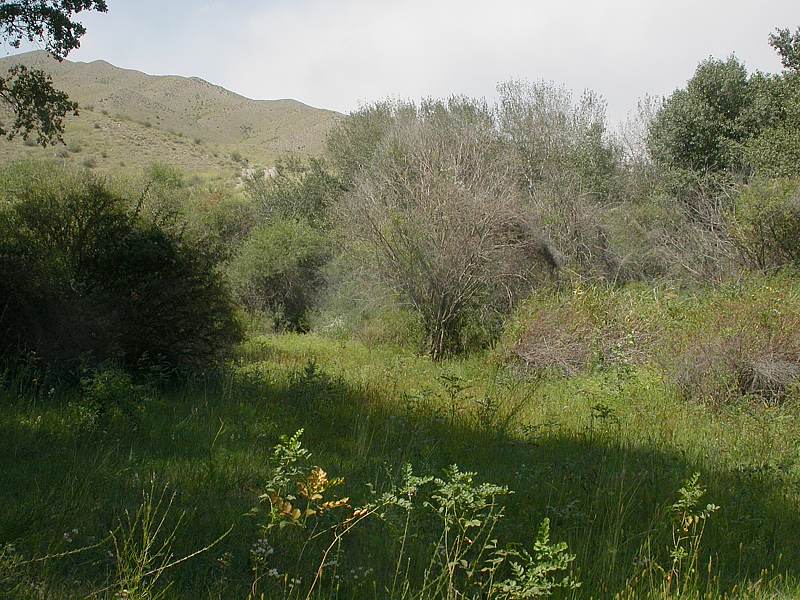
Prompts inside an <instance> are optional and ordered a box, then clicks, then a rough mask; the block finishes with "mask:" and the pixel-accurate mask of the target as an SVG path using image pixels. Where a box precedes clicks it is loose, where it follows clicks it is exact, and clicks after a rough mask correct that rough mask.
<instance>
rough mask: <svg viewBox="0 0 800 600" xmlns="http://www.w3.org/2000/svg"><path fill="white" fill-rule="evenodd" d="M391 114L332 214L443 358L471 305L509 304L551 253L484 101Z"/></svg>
mask: <svg viewBox="0 0 800 600" xmlns="http://www.w3.org/2000/svg"><path fill="white" fill-rule="evenodd" d="M392 116H393V122H392V123H391V124H390V126H389V127H388V130H387V132H386V134H385V139H384V140H383V141H382V143H381V144H380V145H379V146H378V147H377V149H376V150H375V152H374V155H373V156H372V159H371V162H370V165H369V168H366V169H364V170H363V171H362V172H361V173H360V174H359V175H358V176H357V177H356V180H355V183H354V187H353V189H352V190H351V191H350V193H348V194H346V195H345V196H344V197H343V198H342V200H341V201H340V202H339V203H337V210H338V213H339V214H338V216H339V219H340V223H341V224H342V225H343V227H344V229H345V235H346V236H347V240H348V242H350V243H349V247H350V248H351V252H352V254H353V255H354V256H363V257H364V270H365V271H371V272H372V273H374V274H375V275H376V276H377V277H378V278H379V279H380V280H381V281H382V282H383V283H384V284H385V285H386V286H388V287H389V288H390V289H392V290H393V291H394V292H395V293H396V294H397V296H398V297H399V298H400V299H401V300H402V302H403V303H404V304H406V305H407V306H409V307H411V308H413V310H414V311H415V312H417V314H418V315H419V317H420V319H421V321H422V323H423V326H424V328H425V333H426V337H427V340H426V343H427V346H428V352H429V353H430V355H431V356H432V357H433V358H434V359H441V358H443V357H444V356H445V355H446V354H450V353H453V352H457V351H459V350H462V349H463V348H462V346H461V340H462V338H463V336H462V334H463V333H464V324H465V322H466V321H467V319H468V317H469V316H470V314H471V313H472V312H473V311H475V310H476V309H479V308H480V307H491V309H493V310H494V311H496V312H497V313H503V312H505V311H507V310H508V309H509V308H510V306H512V305H513V303H514V302H515V301H516V299H517V298H518V297H520V296H524V295H526V294H527V293H528V292H529V290H530V289H532V288H533V287H535V286H536V285H537V283H538V282H539V281H540V280H541V279H543V278H545V277H546V276H547V274H548V273H549V272H551V271H552V270H553V268H554V267H555V260H554V258H553V256H552V254H551V253H550V252H549V248H548V246H547V244H546V243H545V242H544V240H543V239H542V238H541V236H540V235H539V231H538V228H537V224H536V222H535V220H534V219H532V218H531V213H530V211H529V210H527V209H526V208H525V206H524V203H523V201H522V199H521V197H520V194H519V193H518V191H517V190H516V189H515V181H514V180H513V179H512V178H511V177H509V172H510V171H511V170H512V165H511V162H510V157H509V156H508V153H507V152H506V148H505V146H504V144H503V142H502V140H501V139H500V137H499V136H498V134H497V132H496V130H495V128H494V123H493V116H492V113H491V111H490V110H489V108H488V106H487V105H486V104H485V103H482V102H479V101H474V100H470V99H465V98H452V99H450V100H448V101H446V102H436V101H427V102H423V103H422V104H421V105H420V106H419V107H418V108H417V107H414V106H410V107H409V106H399V107H398V108H397V110H396V112H395V114H394V115H392Z"/></svg>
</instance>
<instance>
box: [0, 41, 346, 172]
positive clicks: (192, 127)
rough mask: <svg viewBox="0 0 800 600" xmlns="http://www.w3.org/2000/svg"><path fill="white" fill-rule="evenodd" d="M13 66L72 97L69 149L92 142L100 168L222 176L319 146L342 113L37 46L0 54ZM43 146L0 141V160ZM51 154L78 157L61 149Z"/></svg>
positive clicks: (3, 65)
mask: <svg viewBox="0 0 800 600" xmlns="http://www.w3.org/2000/svg"><path fill="white" fill-rule="evenodd" d="M13 64H23V65H25V66H27V67H29V68H30V67H36V68H40V69H42V70H44V71H45V72H47V73H48V74H49V75H51V77H52V78H53V83H54V85H55V86H56V87H57V88H59V89H62V90H64V91H65V92H67V93H68V94H69V96H70V98H72V99H73V100H75V101H76V102H78V104H79V106H80V107H81V108H80V115H79V116H78V117H70V118H69V119H68V120H67V126H66V131H65V136H64V137H65V141H66V143H67V147H68V148H70V147H71V148H72V149H73V150H74V149H75V148H76V147H77V146H78V145H80V146H81V147H85V148H86V149H90V152H92V150H94V149H98V151H97V152H92V156H91V157H90V158H86V157H85V156H84V158H83V160H82V162H84V163H86V166H89V165H92V164H94V166H93V167H92V168H97V169H99V170H103V171H114V170H115V169H116V168H119V167H121V166H123V165H121V164H120V163H125V164H124V166H125V167H129V166H130V164H131V163H133V164H134V165H139V164H142V165H146V164H147V162H148V161H150V162H153V161H155V160H162V161H163V162H173V163H175V164H176V165H177V166H179V167H181V168H184V169H186V170H188V171H191V172H195V173H203V174H205V175H213V173H215V172H217V171H219V172H220V173H222V174H221V176H222V177H223V178H224V177H230V176H233V174H235V173H236V172H237V170H240V169H241V168H242V166H243V165H248V164H249V166H253V165H255V166H264V167H268V166H271V165H272V164H274V162H275V161H276V160H277V159H278V158H279V157H281V156H284V155H296V156H312V155H317V154H320V153H321V152H322V150H323V147H324V141H325V137H326V135H327V133H328V131H329V130H330V128H331V127H332V126H333V125H334V124H335V123H336V122H337V121H338V120H339V119H340V118H342V115H341V114H340V113H337V112H335V111H331V110H326V109H320V108H315V107H312V106H309V105H307V104H304V103H303V102H300V101H298V100H294V99H288V98H281V99H275V100H256V99H251V98H247V97H245V96H243V95H241V94H238V93H237V92H234V91H231V90H228V89H226V88H224V87H222V86H220V85H217V84H214V83H211V82H209V81H206V80H205V79H202V78H200V77H184V76H181V75H151V74H148V73H144V72H143V71H138V70H136V69H127V68H122V67H117V66H115V65H113V64H111V63H110V62H108V61H105V60H95V61H91V62H80V61H69V60H64V61H62V62H58V61H57V60H55V59H53V58H52V57H51V56H50V55H49V54H48V53H47V52H45V51H42V50H36V51H33V52H27V53H23V54H16V55H11V56H7V57H4V58H2V59H0V70H6V69H8V68H9V67H10V66H11V65H13ZM187 140H190V141H191V143H187ZM70 145H71V146H70ZM42 153H44V154H49V155H52V154H53V153H54V149H53V148H48V149H44V150H42V149H39V148H33V147H31V146H26V145H24V144H22V142H20V141H16V142H8V141H2V142H0V160H2V159H7V160H8V159H13V158H15V157H16V158H19V157H21V156H24V155H32V156H34V157H35V156H38V155H40V154H42ZM55 153H56V154H57V155H58V156H59V157H60V158H62V159H64V160H67V159H71V158H75V159H77V157H74V156H70V154H65V153H64V151H63V148H62V149H61V150H60V151H59V149H55ZM80 153H81V152H71V154H80Z"/></svg>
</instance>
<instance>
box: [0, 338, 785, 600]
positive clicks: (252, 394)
mask: <svg viewBox="0 0 800 600" xmlns="http://www.w3.org/2000/svg"><path fill="white" fill-rule="evenodd" d="M105 384H106V386H107V388H108V389H106V390H105V391H103V390H102V389H101V392H99V393H100V395H101V396H102V394H106V395H107V396H108V398H110V399H109V402H114V403H116V405H122V404H123V403H125V402H128V401H130V402H133V401H132V400H131V399H130V398H127V399H126V394H128V395H131V394H134V393H135V392H132V391H131V389H137V388H136V386H134V385H132V384H130V383H129V382H127V383H123V384H122V385H120V384H118V383H117V384H114V382H113V378H112V380H110V381H105ZM19 385H20V386H23V387H24V389H15V387H14V382H10V383H8V384H7V385H6V391H5V392H4V394H5V398H4V399H3V402H4V404H5V405H6V406H7V407H8V409H7V410H5V411H4V412H3V415H2V420H1V421H0V427H2V436H1V437H0V440H2V441H0V444H2V449H1V451H0V456H1V457H2V459H0V460H2V463H3V464H2V473H3V480H4V483H3V485H2V487H0V493H2V495H3V498H2V499H1V500H2V501H1V502H0V506H2V510H1V511H0V532H1V535H0V538H2V539H3V540H5V541H6V544H7V545H5V546H4V549H3V554H2V561H1V562H0V568H1V569H2V571H0V581H1V582H2V585H3V591H4V592H5V594H6V597H15V598H45V597H46V598H72V597H84V596H86V597H128V596H126V595H125V594H126V592H125V589H127V588H126V586H128V587H131V586H132V585H133V582H134V580H136V577H135V575H134V574H135V573H136V572H139V574H144V573H146V572H148V571H155V574H156V575H157V577H154V575H153V574H151V575H149V576H147V577H143V578H142V580H141V581H139V583H138V585H140V586H143V587H147V586H152V588H148V589H150V591H149V592H147V593H148V594H150V593H152V596H151V595H146V594H141V595H138V596H137V595H134V594H133V593H131V597H143V598H144V597H161V596H157V595H156V590H160V591H162V592H163V593H164V596H163V597H165V598H173V597H174V598H188V597H193V598H232V597H242V598H245V597H248V596H249V597H262V596H261V594H264V596H263V597H266V598H279V597H287V598H302V597H306V593H308V587H309V582H310V581H311V580H313V577H314V572H315V571H314V561H315V560H318V559H319V556H313V557H310V558H311V559H312V560H310V561H308V560H305V559H303V558H301V559H298V558H297V556H296V554H293V552H296V540H294V539H293V538H291V537H289V538H287V539H286V540H285V546H284V547H281V546H280V545H279V542H280V541H281V540H282V538H281V536H282V535H285V532H284V528H280V530H279V531H277V530H276V532H275V533H273V534H271V535H269V536H268V537H269V543H270V544H271V545H272V546H270V547H271V548H273V549H274V554H272V553H270V555H269V556H267V557H264V558H263V561H264V562H263V564H262V563H261V562H259V561H260V560H262V559H260V558H259V556H260V555H259V551H258V548H259V543H264V542H259V540H261V539H262V537H263V533H264V530H262V529H261V525H264V522H265V521H264V516H263V515H260V514H251V509H253V507H255V506H257V505H258V504H259V501H258V497H259V494H260V493H263V490H264V489H265V484H266V482H268V481H270V478H271V477H273V475H274V471H273V469H274V468H275V463H274V460H273V458H274V457H273V454H272V448H273V447H274V446H275V445H276V444H278V443H279V441H280V437H281V436H282V435H284V434H289V435H291V434H293V433H295V432H296V431H298V430H301V429H302V431H303V433H302V444H303V446H304V447H306V448H308V449H309V450H310V451H311V452H312V456H311V463H313V464H314V465H319V466H320V467H322V468H323V469H324V470H325V471H327V472H328V473H329V474H330V476H331V477H340V476H341V477H343V478H344V482H343V483H342V485H341V487H340V488H339V494H340V496H341V497H347V498H349V499H350V500H349V502H348V504H349V505H350V506H352V507H357V506H360V505H362V504H365V503H368V502H369V501H370V497H371V496H370V490H373V491H374V492H375V493H377V492H381V491H386V490H388V489H390V487H391V486H392V485H393V484H396V483H397V482H398V481H399V480H400V479H401V473H402V470H403V466H404V465H406V464H410V465H413V468H414V472H415V473H417V474H419V475H435V476H438V477H442V476H443V473H445V471H446V469H447V467H448V466H449V465H453V464H457V465H458V466H459V468H460V469H461V470H462V471H469V472H475V473H476V474H477V475H476V482H487V481H488V482H492V483H495V484H498V485H501V486H506V487H507V488H508V489H509V490H513V494H510V495H507V496H505V495H504V496H503V497H502V503H503V505H504V506H505V513H504V516H503V518H502V519H501V520H498V523H497V528H496V531H495V532H494V534H493V535H494V536H496V537H497V538H501V539H502V541H503V543H505V542H515V543H519V544H523V545H528V546H530V544H531V542H532V540H533V539H534V537H535V535H536V532H537V530H538V528H539V525H540V523H541V522H542V521H543V520H544V519H545V518H547V519H549V523H550V528H551V535H552V537H553V540H555V541H562V540H563V541H564V542H566V543H567V545H568V548H569V550H568V552H569V553H570V554H574V557H575V558H574V562H573V563H572V564H571V566H569V567H568V568H569V573H570V574H571V577H572V578H574V580H576V581H578V582H580V587H578V588H576V589H573V590H560V591H559V590H554V591H556V592H557V593H560V594H562V595H563V596H565V597H575V598H611V597H620V598H643V597H653V598H668V597H670V598H671V597H681V598H705V597H715V598H716V597H731V598H778V597H793V596H794V594H796V593H798V590H800V587H798V586H797V584H796V580H795V576H796V574H797V569H798V568H799V567H800V552H799V551H798V547H797V544H796V539H797V535H798V531H800V528H799V527H798V526H799V525H800V522H799V520H798V516H797V515H798V511H797V507H798V476H799V475H800V473H798V469H797V464H796V461H797V447H798V436H800V427H798V426H797V418H796V417H797V408H796V407H795V406H794V405H793V403H788V404H784V405H782V406H772V407H770V406H759V405H754V404H752V403H749V404H742V403H740V404H735V405H731V406H726V407H723V408H720V409H718V410H714V411H709V410H708V407H707V406H704V405H702V404H699V403H692V402H687V401H685V400H684V399H682V398H680V397H678V395H677V394H676V393H675V391H674V389H672V388H671V387H670V386H668V385H665V384H664V382H663V380H662V378H661V377H660V376H659V374H658V373H657V372H655V371H654V370H653V369H648V368H645V367H635V368H634V367H625V366H620V367H611V368H597V369H593V370H591V371H590V372H588V373H586V374H585V375H581V376H573V377H569V378H564V377H554V376H550V377H545V376H538V377H533V378H531V377H530V376H526V375H525V374H523V373H520V372H518V371H516V370H514V369H511V368H509V367H507V366H504V365H503V364H502V363H501V362H499V361H498V360H497V358H496V355H493V354H488V353H487V354H483V355H475V356H473V357H470V358H467V359H457V360H447V361H443V362H441V363H432V362H431V361H430V360H429V359H427V358H425V357H420V356H416V355H414V354H413V353H411V352H409V351H408V350H407V349H406V350H403V349H397V348H392V347H388V346H375V347H371V348H368V347H366V346H364V345H363V344H361V343H358V342H354V341H337V340H331V339H325V338H322V337H319V336H314V335H297V334H284V335H277V336H266V337H255V338H253V339H250V340H249V341H247V342H245V343H244V344H243V345H242V346H241V348H240V349H239V350H238V358H237V359H236V360H235V361H233V362H231V363H230V364H229V365H228V366H227V368H225V369H224V370H222V371H219V372H209V373H207V374H206V375H205V376H196V377H195V378H193V379H192V380H191V381H190V382H188V383H187V384H185V385H182V386H179V387H175V388H172V389H170V388H169V386H167V387H162V388H160V389H159V388H158V387H157V386H155V385H154V384H149V385H148V386H145V387H142V388H140V393H143V394H146V395H147V400H146V402H142V403H141V405H138V406H139V407H138V408H136V409H135V410H134V411H133V412H131V413H125V411H117V412H113V411H112V412H110V413H108V414H107V415H105V416H98V413H97V411H96V409H95V408H93V405H92V404H91V401H92V399H93V398H94V399H96V398H97V397H99V396H97V394H98V392H97V389H96V388H92V387H91V386H89V387H88V388H87V387H86V386H84V388H83V392H74V391H73V392H68V393H66V392H65V393H64V394H62V392H61V391H60V390H58V389H55V388H49V389H45V388H43V387H41V386H37V384H36V381H35V379H34V380H33V382H32V383H23V382H22V381H20V382H19ZM92 390H94V391H92ZM109 390H111V391H109ZM92 394H94V395H92ZM103 397H105V396H103ZM695 473H697V474H699V484H698V486H696V487H697V488H698V490H699V489H700V488H705V489H707V491H706V493H705V495H703V496H702V497H697V498H694V500H693V502H694V504H695V505H696V506H692V507H691V508H690V509H689V511H690V514H694V513H693V512H692V511H694V512H697V513H700V512H702V511H703V509H704V507H705V506H706V504H707V503H713V504H715V505H717V506H719V510H718V511H713V513H712V514H710V515H709V516H708V519H707V523H706V522H705V520H704V521H703V527H704V530H695V529H694V528H693V527H692V528H691V534H692V535H693V536H697V539H695V538H692V539H691V544H688V545H687V546H686V547H687V549H688V555H687V556H685V557H683V558H676V556H677V555H675V554H674V551H675V548H676V547H677V546H681V547H682V544H684V542H682V541H679V542H677V543H676V542H675V540H674V539H673V534H674V533H675V531H676V527H677V531H678V532H679V533H680V531H681V526H680V520H679V521H678V522H676V515H675V513H674V510H673V509H672V508H671V507H672V506H673V504H675V503H676V502H677V501H678V500H679V495H678V490H679V488H681V487H682V486H684V485H685V483H686V482H687V480H691V478H692V476H693V474H695ZM475 485H476V486H477V483H476V484H475ZM159 500H160V501H161V504H160V505H159V504H158V501H159ZM143 506H144V507H145V514H143V513H142V512H141V511H142V507H143ZM148 510H149V511H153V512H154V513H155V514H151V515H150V521H148V520H147V518H146V514H147V511H148ZM341 510H344V511H348V510H350V511H352V510H353V509H350V508H346V507H342V508H341ZM137 511H138V512H137ZM414 514H416V513H414ZM162 517H163V518H164V523H163V525H162V526H161V529H160V531H152V530H154V529H155V526H156V525H157V524H159V523H160V519H161V518H162ZM414 518H419V519H421V520H423V522H424V518H425V517H424V515H420V516H419V517H416V516H415V517H414ZM142 525H147V526H148V527H149V528H151V531H150V532H149V533H148V534H147V535H143V534H144V532H143V531H142V530H141V527H142ZM390 525H391V523H388V522H387V523H382V522H381V520H380V519H376V522H375V523H364V525H363V528H362V529H360V530H355V529H354V531H353V532H352V538H350V539H348V540H347V542H346V543H343V544H342V547H341V554H340V556H339V558H338V564H337V567H336V572H337V579H336V585H334V584H333V583H330V584H329V582H327V581H326V584H325V585H323V586H320V587H318V588H317V589H316V591H315V592H314V593H309V597H319V598H322V597H326V598H328V597H330V598H350V597H364V598H385V597H398V598H399V597H404V598H405V597H443V598H445V597H446V598H451V597H452V598H456V597H461V596H460V595H459V592H458V591H457V589H456V587H455V586H453V587H452V588H451V589H448V586H445V587H443V588H442V589H440V590H438V591H437V593H436V595H435V596H434V595H433V594H431V595H430V596H427V595H420V594H419V590H420V589H422V588H421V587H420V586H421V584H420V582H422V581H424V580H425V579H426V577H428V578H434V577H435V569H434V570H433V571H432V572H427V570H426V569H422V568H421V567H420V563H418V562H416V561H411V562H410V563H409V564H410V565H411V566H412V567H413V568H414V569H422V570H419V571H417V572H414V571H411V572H408V571H403V572H402V573H401V575H402V576H403V577H404V578H406V579H407V580H408V581H409V583H410V584H411V583H413V584H414V585H415V586H416V588H415V587H414V585H409V587H408V588H404V587H402V586H399V585H397V584H396V583H395V585H394V594H390V593H389V591H388V590H390V589H391V588H392V586H391V585H390V583H387V582H388V581H389V580H390V579H392V578H394V577H396V571H397V568H396V567H397V565H396V564H395V561H396V560H397V551H398V544H400V543H401V542H402V537H403V536H401V535H398V534H397V532H396V531H393V530H392V528H391V527H390ZM289 529H292V528H289ZM298 529H299V528H298ZM423 529H424V528H423ZM131 531H133V533H134V536H133V537H132V539H131V540H130V544H129V545H127V546H126V545H124V544H121V542H120V540H124V539H126V538H125V536H126V534H127V533H130V532H131ZM687 531H689V530H688V529H687ZM111 532H113V535H112V534H111ZM148 536H152V539H151V538H150V537H148ZM679 537H680V536H679ZM408 538H409V539H408V544H409V545H411V546H413V545H418V548H416V550H415V551H418V552H423V553H424V552H425V544H426V539H425V536H423V535H421V533H418V534H416V535H414V536H411V535H409V536H408ZM492 539H494V538H492ZM217 540H218V541H217ZM115 541H116V544H115ZM695 541H696V542H697V544H696V545H695ZM12 544H13V545H12ZM162 545H163V546H162ZM209 545H211V546H210V547H209ZM311 548H313V545H312V546H311ZM204 549H205V550H204ZM197 551H201V552H200V553H199V554H197V555H196V556H193V557H192V558H191V559H189V560H186V561H185V562H180V563H179V564H176V565H174V566H171V567H170V566H168V565H169V563H171V562H174V561H176V560H179V559H181V558H183V557H186V556H190V555H192V554H193V553H194V552H197ZM407 551H408V550H407ZM309 552H310V550H309ZM148 553H149V554H148ZM412 554H413V553H412ZM305 558H309V557H305ZM139 563H146V564H139ZM423 563H424V561H423ZM165 566H167V567H168V568H166V569H164V570H163V571H160V570H159V569H161V568H162V567H165ZM273 568H276V569H277V570H278V573H279V574H281V575H282V576H283V577H282V578H272V579H270V578H269V577H263V576H262V578H261V579H259V570H261V571H263V572H268V571H270V570H271V569H273ZM137 569H139V570H138V571H137ZM330 569H331V570H332V569H333V567H330ZM359 577H361V579H360V580H359ZM293 581H294V582H295V583H294V584H293V583H292V582H293ZM101 590H104V591H101ZM415 590H416V591H415ZM139 591H140V592H141V591H142V590H139ZM541 595H542V596H545V595H547V594H545V593H542V594H541ZM497 597H509V598H511V597H539V596H538V595H534V594H532V595H530V596H522V595H520V596H513V595H507V596H502V595H498V596H497Z"/></svg>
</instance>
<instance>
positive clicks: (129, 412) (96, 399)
mask: <svg viewBox="0 0 800 600" xmlns="http://www.w3.org/2000/svg"><path fill="white" fill-rule="evenodd" d="M81 400H82V403H83V407H84V409H86V410H85V412H86V413H88V414H90V415H91V416H92V417H93V418H92V422H93V424H94V425H101V426H104V425H108V424H109V423H112V422H115V421H122V422H124V423H126V424H127V425H131V424H132V423H135V422H136V421H137V420H138V416H139V413H140V411H141V408H142V405H143V403H144V400H145V390H144V388H143V387H142V386H137V385H134V383H133V379H132V378H131V376H130V375H129V374H128V373H127V372H126V371H123V370H122V369H118V368H107V369H101V370H98V371H94V372H92V373H90V374H89V375H87V376H85V377H83V378H82V379H81Z"/></svg>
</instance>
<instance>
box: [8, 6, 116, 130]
mask: <svg viewBox="0 0 800 600" xmlns="http://www.w3.org/2000/svg"><path fill="white" fill-rule="evenodd" d="M89 10H94V11H99V12H106V11H107V10H108V7H107V6H106V2H105V0H20V1H18V2H2V3H0V31H2V38H3V40H4V41H5V42H6V43H8V44H9V45H11V47H13V48H19V47H20V45H21V44H22V42H23V41H27V42H31V43H33V42H39V43H41V44H43V45H44V47H45V49H46V50H47V51H48V52H49V53H50V54H51V55H52V56H53V57H55V58H56V59H57V60H63V59H64V58H66V56H67V55H68V54H69V53H70V51H71V50H74V49H76V48H78V47H79V46H80V39H81V37H82V36H83V35H84V34H85V33H86V28H85V27H84V26H83V25H82V24H81V23H80V22H78V21H76V20H74V16H75V15H76V14H77V13H80V12H84V11H89ZM0 98H1V99H2V100H3V101H4V102H5V103H6V105H7V106H8V108H10V109H11V111H12V112H13V113H14V121H13V123H12V124H11V125H10V126H9V127H5V126H2V125H0V136H8V138H9V139H12V138H14V137H15V136H16V135H18V134H21V135H22V137H23V139H26V140H27V139H28V136H29V135H30V134H31V132H35V134H36V141H37V142H38V143H39V144H41V145H42V146H46V145H47V144H50V143H54V142H59V141H62V138H61V135H62V134H63V132H64V117H66V116H67V115H68V114H69V113H75V114H77V109H78V105H77V104H76V103H75V102H72V101H71V100H70V99H69V97H68V96H67V94H65V93H64V92H61V91H59V90H57V89H55V88H54V87H53V81H52V79H51V78H50V76H49V75H47V74H46V73H45V72H44V71H42V70H41V69H27V68H25V67H24V66H22V65H16V66H14V67H12V68H11V69H10V70H9V72H8V73H7V74H6V75H5V76H3V77H0Z"/></svg>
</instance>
